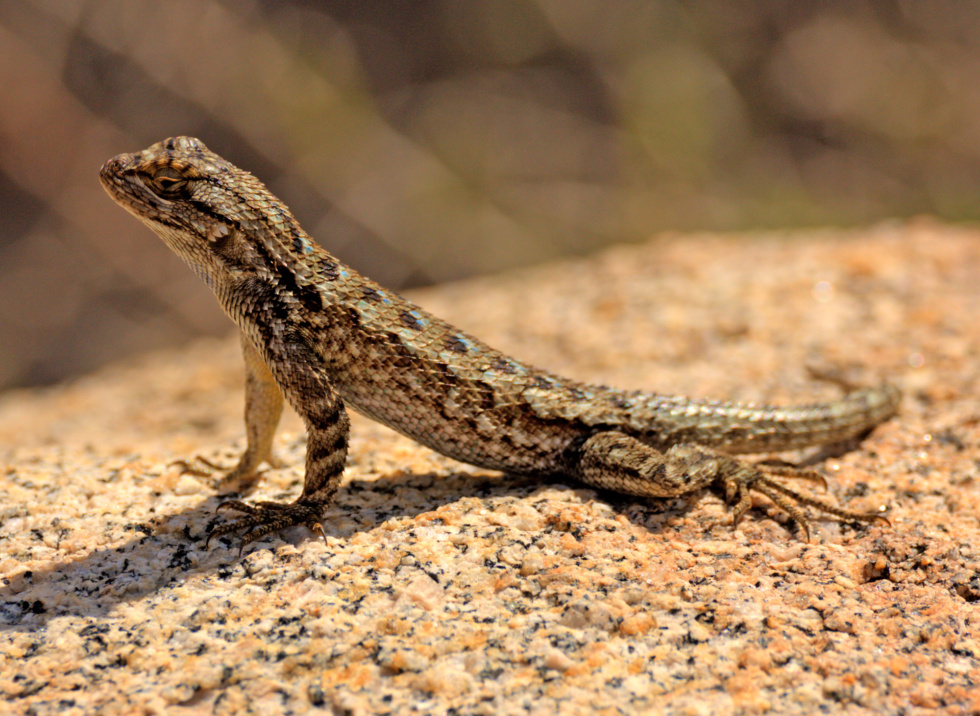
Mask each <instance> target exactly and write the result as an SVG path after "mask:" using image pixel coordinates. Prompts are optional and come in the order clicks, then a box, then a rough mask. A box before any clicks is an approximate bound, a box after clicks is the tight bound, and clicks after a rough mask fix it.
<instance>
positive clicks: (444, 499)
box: [0, 471, 696, 632]
mask: <svg viewBox="0 0 980 716" xmlns="http://www.w3.org/2000/svg"><path fill="white" fill-rule="evenodd" d="M562 486H564V487H565V488H566V489H567V490H568V491H569V493H573V494H575V495H576V496H577V497H576V498H575V500H574V501H570V502H569V504H581V503H582V502H586V501H588V500H590V499H596V498H598V499H599V500H600V501H603V502H606V503H607V504H609V505H610V507H611V508H612V510H613V511H614V512H616V513H620V514H624V515H626V516H627V518H628V519H629V520H630V521H631V522H634V523H637V524H641V525H642V526H644V527H645V528H646V529H649V530H650V531H651V532H659V531H662V530H666V529H669V526H668V524H667V520H666V519H664V517H672V516H676V515H677V514H678V513H679V511H680V512H684V511H686V510H687V509H689V508H690V507H692V506H693V505H694V504H695V503H696V500H689V501H686V504H685V502H684V501H680V500H672V501H646V500H639V501H632V502H627V501H626V500H619V499H616V497H617V496H616V495H615V493H605V492H601V491H596V490H594V489H592V488H588V487H583V486H580V485H577V484H574V483H571V482H570V481H563V480H560V479H552V480H543V479H542V478H540V477H522V476H515V475H508V474H501V473H484V472H462V471H457V472H451V473H448V474H445V473H434V472H430V473H409V472H405V471H398V472H395V473H392V474H389V475H383V476H381V477H379V478H377V479H372V480H362V479H353V480H349V481H347V482H345V483H344V484H343V485H342V486H341V488H340V491H339V492H338V493H337V501H336V503H335V504H334V505H333V506H332V507H331V508H330V509H329V510H328V511H327V513H326V514H325V516H324V525H323V526H324V530H325V532H326V533H327V534H328V535H330V536H333V537H337V538H339V539H349V538H351V537H352V536H354V535H355V534H356V533H358V532H368V531H370V530H372V529H375V528H376V527H378V526H380V525H383V524H384V523H385V522H386V521H388V520H390V519H394V518H414V517H416V516H418V515H420V514H423V513H426V512H432V511H434V510H437V509H439V508H440V507H442V506H444V505H449V504H452V503H456V502H460V501H462V500H466V499H470V500H473V499H475V500H478V501H479V503H480V504H479V505H473V506H472V507H468V508H464V509H481V510H482V509H486V510H495V509H498V508H501V507H503V505H504V504H506V502H508V501H515V500H521V499H525V498H528V497H532V496H533V495H534V493H535V492H537V491H541V490H544V489H549V488H555V487H562ZM297 489H298V485H290V486H289V487H288V490H287V491H288V492H289V493H290V494H283V495H281V496H280V495H275V497H276V498H277V499H291V498H292V497H293V496H294V494H295V491H296V490H297ZM560 494H561V493H559V495H560ZM228 497H229V495H227V494H221V495H210V496H209V497H208V498H207V499H205V500H203V501H201V502H200V503H198V504H196V505H195V506H193V507H191V508H188V509H186V510H177V511H173V512H170V513H168V514H166V515H163V516H161V517H159V518H158V519H156V520H155V521H153V523H152V524H146V523H143V524H136V523H133V524H130V525H128V526H127V529H129V530H131V531H132V532H134V533H135V534H134V536H133V537H132V538H131V539H129V540H126V541H124V542H122V543H114V544H113V545H112V546H109V547H104V548H97V549H94V550H92V551H91V552H89V553H88V554H86V555H85V556H84V557H82V558H80V559H77V560H74V561H68V560H67V558H66V557H65V555H64V554H60V555H59V556H60V557H61V560H60V561H51V562H49V563H48V564H47V565H45V566H43V567H41V568H34V569H33V570H22V571H12V572H10V573H8V574H6V575H4V576H3V582H2V584H0V632H3V631H18V630H19V631H34V630H36V629H38V628H39V627H42V626H43V625H44V624H46V623H47V621H48V620H49V619H51V618H54V617H58V616H65V615H70V616H83V617H104V616H106V615H107V614H109V613H110V612H111V611H112V610H113V609H114V608H115V607H117V606H119V605H121V604H123V603H128V602H133V601H137V600H139V599H141V598H143V597H146V596H147V595H150V594H152V593H154V592H157V591H160V590H164V589H169V588H173V587H176V586H180V584H182V583H183V582H186V581H188V580H189V579H191V578H196V577H200V576H201V575H202V574H207V573H212V574H213V575H214V576H217V578H218V579H219V580H220V579H228V578H231V576H232V574H233V573H234V572H235V567H236V566H237V565H238V564H239V563H240V562H241V561H242V560H247V559H248V557H249V555H250V554H251V553H254V552H258V551H261V550H270V549H271V550H273V551H275V548H276V546H277V542H278V543H281V542H283V541H286V542H291V543H293V544H299V545H301V544H302V543H304V542H306V541H308V540H311V539H317V538H316V537H315V536H313V535H312V534H310V533H309V531H307V530H306V529H305V528H299V527H297V528H290V529H289V530H286V531H285V532H284V533H282V534H279V535H277V534H275V533H273V534H271V535H268V536H266V537H264V538H262V539H260V540H257V541H256V542H255V543H253V544H251V545H249V547H248V548H246V551H245V553H244V554H243V555H242V558H241V559H240V558H239V555H238V547H237V541H236V540H234V538H222V539H218V540H215V542H214V543H213V544H211V545H210V548H209V549H208V550H207V551H205V549H204V546H205V540H206V539H207V534H208V533H209V532H210V530H211V529H212V527H213V526H214V525H215V524H218V523H220V522H221V521H222V520H224V519H227V517H226V516H225V515H222V514H221V513H217V514H216V512H215V509H216V507H217V505H218V504H219V503H220V502H221V501H222V500H223V499H227V498H228ZM618 497H621V496H618ZM552 498H554V496H552ZM542 499H544V498H542ZM678 503H679V504H680V510H679V511H678V509H677V508H676V507H675V504H678ZM338 513H339V514H341V515H342V517H343V519H336V517H337V514H338ZM661 515H663V517H662V516H661ZM651 518H652V519H651ZM553 528H554V526H553V525H548V524H546V525H545V527H544V528H543V529H553ZM246 571H248V567H247V566H246Z"/></svg>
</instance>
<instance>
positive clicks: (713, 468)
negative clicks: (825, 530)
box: [576, 431, 887, 539]
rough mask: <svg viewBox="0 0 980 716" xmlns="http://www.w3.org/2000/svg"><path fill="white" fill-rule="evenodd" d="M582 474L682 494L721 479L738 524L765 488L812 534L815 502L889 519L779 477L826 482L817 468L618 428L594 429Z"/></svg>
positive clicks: (589, 480) (629, 487) (648, 491)
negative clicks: (653, 440)
mask: <svg viewBox="0 0 980 716" xmlns="http://www.w3.org/2000/svg"><path fill="white" fill-rule="evenodd" d="M576 475H577V477H578V478H579V479H581V480H582V481H583V482H585V483H586V484H588V485H591V486H593V487H599V488H602V489H607V490H613V491H616V492H621V493H625V494H628V495H636V496H638V497H657V498H664V497H679V496H681V495H686V494H689V493H692V492H695V491H697V490H701V489H704V488H706V487H709V486H710V485H712V484H719V485H720V486H721V487H723V488H724V492H725V499H726V501H727V502H728V503H729V504H730V505H732V522H733V525H734V526H738V523H739V520H740V519H741V518H742V515H744V514H745V512H746V511H747V510H748V509H749V507H751V505H752V498H751V494H750V493H751V492H753V491H754V492H759V493H761V494H763V495H765V496H766V497H768V498H769V499H770V500H772V501H773V502H774V503H775V504H776V505H777V506H778V507H780V508H781V509H782V510H783V511H785V512H786V513H787V514H788V515H789V516H790V518H792V520H793V522H795V523H796V525H797V526H798V527H799V528H800V530H801V531H802V532H803V534H804V535H805V536H806V538H807V539H809V536H810V523H809V520H808V519H807V517H806V515H805V514H804V512H803V510H802V509H800V507H799V506H800V505H809V506H811V507H814V508H816V509H818V510H820V511H822V512H826V513H828V514H831V515H835V516H837V517H840V518H842V519H845V520H856V521H859V522H873V521H875V520H883V521H885V522H887V520H886V519H885V518H884V517H883V516H881V515H880V514H877V513H865V512H854V511H851V510H845V509H842V508H840V507H837V506H836V505H834V504H831V503H830V502H829V501H827V500H824V499H821V498H817V497H814V496H812V495H807V494H804V493H802V492H798V491H797V490H794V489H791V488H789V487H787V486H786V485H784V484H783V483H782V482H780V481H778V480H776V479H774V478H776V477H782V478H797V479H800V478H802V479H808V480H816V481H819V482H823V478H822V477H821V476H820V475H818V474H817V473H815V472H812V471H809V470H802V469H799V468H794V467H787V466H782V465H765V464H753V463H749V462H746V461H744V460H739V459H738V458H734V457H732V456H730V455H725V454H723V453H719V452H715V451H714V450H710V449H708V448H705V447H702V446H700V445H692V444H688V443H681V444H679V445H674V446H672V447H671V448H669V449H668V450H667V451H666V452H660V451H659V450H656V449H655V448H653V447H651V446H649V445H647V444H646V443H644V442H641V441H640V440H637V439H636V438H633V437H630V436H629V435H626V434H624V433H620V432H616V431H607V432H601V433H597V434H595V435H592V436H591V437H590V438H589V439H588V440H586V442H585V443H584V444H583V445H582V447H581V448H580V450H579V454H578V459H577V469H576Z"/></svg>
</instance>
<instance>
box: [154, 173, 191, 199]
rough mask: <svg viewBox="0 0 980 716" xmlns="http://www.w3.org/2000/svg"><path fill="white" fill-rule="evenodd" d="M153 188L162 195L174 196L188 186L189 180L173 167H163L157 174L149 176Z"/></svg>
mask: <svg viewBox="0 0 980 716" xmlns="http://www.w3.org/2000/svg"><path fill="white" fill-rule="evenodd" d="M149 182H150V184H151V186H152V187H153V189H155V190H156V191H157V193H158V194H160V196H164V197H172V196H177V195H178V194H180V193H182V192H183V191H184V190H185V189H186V188H187V186H188V180H187V179H185V178H184V177H182V176H180V175H179V174H178V173H177V172H175V171H173V170H172V169H162V170H160V172H158V173H157V174H156V175H155V176H151V177H149Z"/></svg>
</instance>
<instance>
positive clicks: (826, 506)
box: [723, 463, 891, 542]
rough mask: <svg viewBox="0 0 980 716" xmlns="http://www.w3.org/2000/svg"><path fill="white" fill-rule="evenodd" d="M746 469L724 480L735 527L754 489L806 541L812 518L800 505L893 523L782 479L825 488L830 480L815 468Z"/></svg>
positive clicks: (760, 466)
mask: <svg viewBox="0 0 980 716" xmlns="http://www.w3.org/2000/svg"><path fill="white" fill-rule="evenodd" d="M745 468H746V469H745V470H743V471H740V472H739V473H737V474H734V475H732V476H731V477H730V478H728V479H724V480H723V484H724V488H725V499H726V501H727V502H728V503H729V504H730V505H733V507H732V526H734V527H737V526H738V523H739V521H740V520H741V519H742V516H743V515H744V514H745V513H746V511H747V510H748V509H749V507H751V506H752V498H751V493H752V492H758V493H760V494H763V495H765V496H766V497H768V498H769V499H770V500H772V501H773V503H774V504H775V505H776V506H777V507H779V508H780V509H781V510H783V512H785V513H786V514H787V515H789V516H790V519H792V520H793V522H794V523H795V524H796V526H797V527H798V528H799V529H800V531H801V532H802V533H803V535H804V537H805V539H806V541H808V542H809V541H810V521H809V520H808V519H807V517H806V515H805V514H804V512H803V510H802V509H800V505H806V506H808V507H813V508H814V509H817V510H819V511H820V512H824V513H826V514H829V515H833V516H835V517H839V518H841V519H842V520H846V521H851V522H877V521H881V522H884V523H885V524H886V525H890V524H891V523H890V522H889V521H888V519H887V518H886V517H885V516H884V515H882V514H881V513H878V512H857V511H855V510H847V509H844V508H842V507H838V506H837V505H835V504H833V503H832V502H830V501H829V500H827V499H826V498H823V497H816V496H814V495H808V494H806V493H804V492H800V491H799V490H796V489H793V488H791V487H787V486H786V485H785V484H783V483H782V482H781V481H780V480H779V479H776V478H784V479H785V478H789V479H795V480H810V481H813V482H819V483H821V484H822V485H823V486H824V487H826V486H827V481H826V479H824V477H823V476H822V475H820V474H819V473H817V472H814V471H812V470H805V469H802V468H798V467H793V466H791V465H767V464H765V463H759V464H756V465H753V466H750V465H746V466H745Z"/></svg>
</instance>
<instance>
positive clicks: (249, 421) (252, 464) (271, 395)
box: [175, 333, 283, 488]
mask: <svg viewBox="0 0 980 716" xmlns="http://www.w3.org/2000/svg"><path fill="white" fill-rule="evenodd" d="M241 340H242V357H243V358H244V359H245V436H246V439H247V443H246V446H245V452H244V453H242V456H241V458H239V460H238V464H237V465H235V467H233V468H232V469H231V470H228V468H227V467H222V466H221V465H217V464H215V463H213V462H211V461H210V460H208V459H206V458H204V457H201V456H200V455H199V456H197V457H196V458H194V461H193V462H197V463H200V464H202V465H204V466H205V467H206V468H208V469H206V470H202V469H200V468H198V467H194V466H193V465H192V463H191V462H188V461H186V460H178V461H177V463H175V464H178V465H181V466H183V468H184V469H183V472H187V473H190V474H192V475H202V476H203V475H210V474H211V473H212V471H214V470H218V471H225V474H224V475H223V476H222V477H221V480H220V483H221V484H222V485H223V486H229V485H235V484H236V483H238V484H240V485H241V486H242V487H245V488H248V487H249V486H251V485H252V484H253V483H254V482H255V478H256V473H257V471H258V469H259V465H261V464H262V463H263V462H267V463H269V465H271V466H272V467H280V466H281V463H280V461H279V459H278V458H276V456H275V455H274V454H273V451H272V440H273V438H274V437H275V434H276V428H277V427H279V418H280V417H281V416H282V406H283V397H282V391H281V390H279V386H278V385H276V381H275V379H274V378H273V377H272V373H271V372H270V371H269V367H268V366H267V365H266V364H265V360H263V358H262V355H261V354H260V353H259V352H258V351H257V350H256V349H255V347H254V346H252V344H251V343H250V342H249V340H248V339H247V338H246V337H245V334H244V333H243V334H241Z"/></svg>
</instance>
